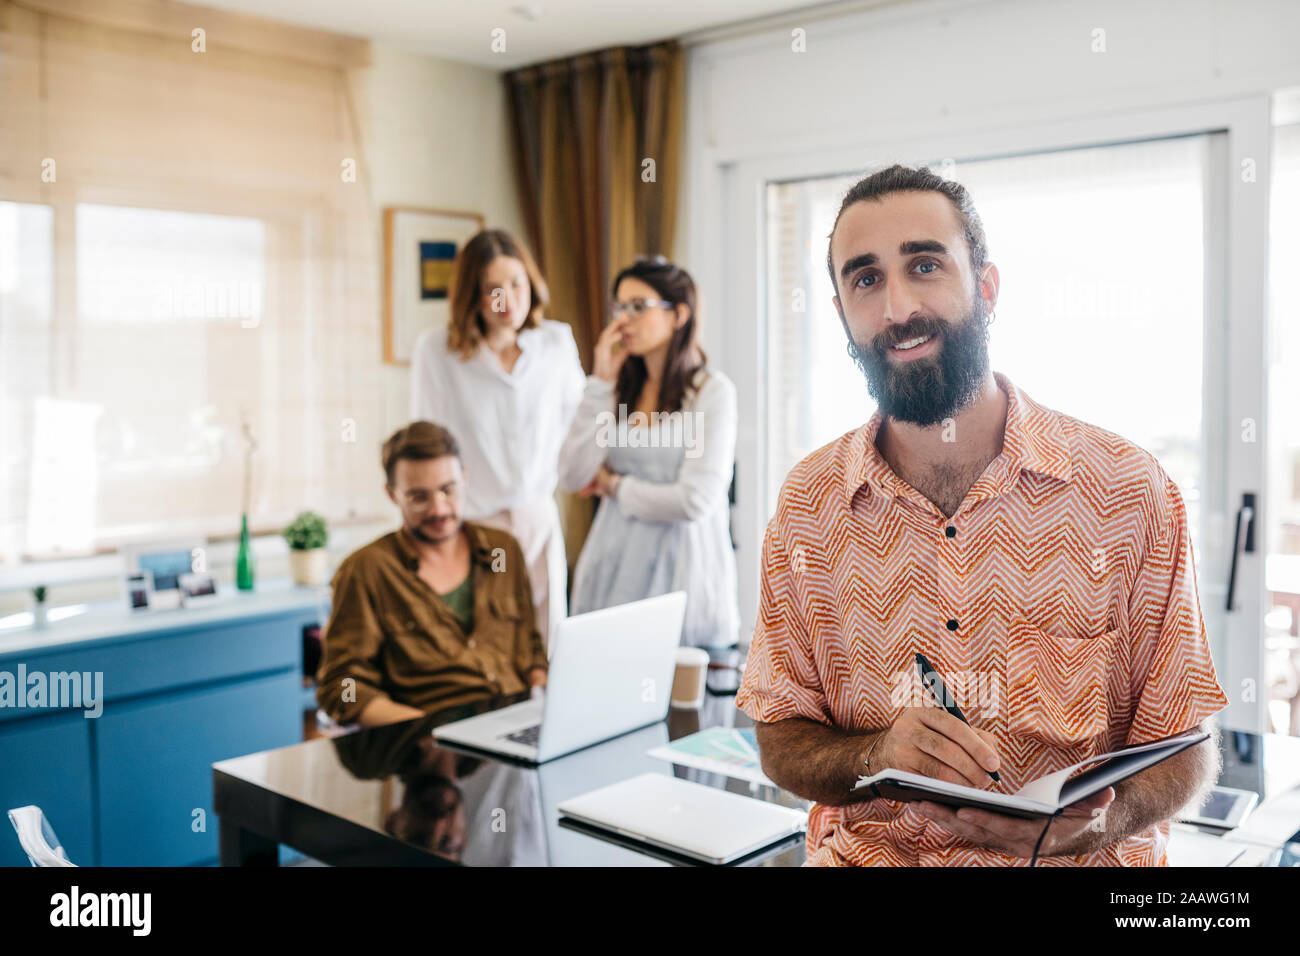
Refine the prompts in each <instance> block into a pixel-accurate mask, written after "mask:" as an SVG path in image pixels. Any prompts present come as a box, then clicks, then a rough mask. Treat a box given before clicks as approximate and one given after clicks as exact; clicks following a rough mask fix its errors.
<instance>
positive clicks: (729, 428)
mask: <svg viewBox="0 0 1300 956" xmlns="http://www.w3.org/2000/svg"><path fill="white" fill-rule="evenodd" d="M696 381H697V382H699V383H701V384H700V387H699V388H698V390H696V391H692V392H688V394H687V399H686V401H685V402H684V403H683V408H682V411H681V413H679V414H678V415H677V416H676V417H675V418H674V417H672V416H669V417H668V418H661V419H659V420H658V421H650V422H647V423H644V424H641V423H638V420H637V416H631V417H629V415H628V414H627V413H626V412H625V414H624V415H623V416H620V415H619V413H618V409H616V408H615V407H614V386H613V384H612V383H609V382H604V381H602V380H600V379H598V378H596V377H595V376H589V377H588V378H587V385H586V388H585V390H584V393H583V398H582V402H581V403H580V404H579V406H578V410H577V413H576V414H575V416H574V419H573V424H572V426H571V427H570V429H569V436H568V438H567V440H566V441H565V445H564V450H563V452H562V453H561V460H560V480H561V483H562V484H563V485H564V487H565V488H566V489H567V490H569V491H577V490H578V489H580V488H582V487H583V486H584V485H586V484H587V483H588V482H589V481H590V480H591V479H592V478H593V477H595V474H596V472H597V471H598V470H599V467H600V464H601V462H605V463H606V466H607V467H608V468H609V469H610V471H613V472H617V473H618V474H620V475H623V480H622V481H621V483H620V484H619V488H618V494H617V496H615V497H613V498H602V499H601V500H600V505H599V507H598V509H597V512H596V519H595V521H594V522H593V523H592V526H591V530H590V532H589V533H588V535H587V540H586V543H585V544H584V545H583V548H582V554H581V555H580V556H579V558H578V564H577V567H576V569H575V571H574V581H573V595H572V598H571V600H570V603H569V613H570V614H581V613H583V612H585V611H593V610H598V609H600V608H605V607H611V606H613V605H616V604H626V603H627V602H629V601H638V600H641V599H642V598H647V597H654V596H656V595H659V594H666V593H668V592H669V591H679V590H680V591H685V592H686V595H687V599H686V620H685V623H684V625H683V628H682V644H684V645H694V646H698V647H710V646H711V647H717V646H731V645H733V644H735V643H736V640H737V637H738V636H739V627H740V614H739V607H738V605H737V599H736V556H735V552H734V551H733V550H732V548H731V533H730V523H729V516H730V511H729V503H728V501H727V489H728V487H729V485H730V484H731V474H732V465H733V462H734V460H735V451H736V388H735V386H734V385H733V384H732V382H731V380H730V379H728V378H727V377H726V376H725V375H723V374H722V373H721V372H719V371H717V370H716V369H711V368H710V369H705V370H702V371H701V372H700V373H699V375H698V377H697V379H696ZM620 422H621V423H622V424H621V425H620Z"/></svg>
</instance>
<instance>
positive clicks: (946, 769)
mask: <svg viewBox="0 0 1300 956" xmlns="http://www.w3.org/2000/svg"><path fill="white" fill-rule="evenodd" d="M996 745H997V738H995V737H994V736H993V735H992V734H991V733H989V732H988V731H987V730H976V729H975V728H974V727H971V726H970V725H969V724H965V723H963V722H962V721H960V720H958V719H957V718H956V717H954V716H953V715H952V714H950V713H948V712H947V711H946V710H944V709H943V708H941V707H908V708H905V709H904V710H903V713H902V714H901V715H900V716H899V718H898V719H897V720H895V721H894V723H893V725H892V726H891V727H890V728H889V730H888V732H887V733H886V734H885V736H884V737H883V738H881V740H880V742H879V743H878V744H876V749H875V750H874V751H872V753H871V772H872V773H873V774H875V773H879V772H880V771H881V770H885V769H892V770H906V771H908V772H909V773H919V774H921V775H923V776H926V777H934V778H935V779H937V780H946V781H948V783H956V784H960V785H961V786H964V787H979V788H981V789H982V788H984V787H986V786H988V785H989V784H990V783H992V782H993V779H992V778H991V777H990V776H989V771H993V770H997V769H998V764H999V761H998V752H997V746H996ZM1040 829H1041V828H1040Z"/></svg>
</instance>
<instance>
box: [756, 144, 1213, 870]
mask: <svg viewBox="0 0 1300 956" xmlns="http://www.w3.org/2000/svg"><path fill="white" fill-rule="evenodd" d="M1067 225H1068V224H1067ZM827 259H828V262H827V264H828V266H829V267H830V275H831V280H832V283H833V284H834V289H835V297H834V299H833V301H834V303H835V306H836V308H837V310H838V313H839V318H840V321H841V324H842V325H843V326H844V329H845V332H846V333H847V335H848V339H849V351H850V354H852V355H853V356H854V358H855V359H856V360H857V363H858V365H859V366H860V367H861V369H862V370H863V372H864V373H865V376H866V379H867V386H868V390H869V391H870V393H871V395H872V396H873V397H874V398H875V399H876V400H877V402H878V403H879V404H878V409H877V411H876V413H875V415H874V416H873V417H872V418H871V420H870V421H869V422H868V423H867V424H866V425H865V426H863V427H861V428H859V429H856V430H854V431H851V432H849V433H848V434H846V435H844V436H843V437H841V438H839V439H837V440H835V441H833V442H831V443H829V444H827V445H825V446H823V447H822V448H820V449H819V450H817V451H815V452H813V453H812V454H811V455H809V456H808V457H807V458H805V459H804V460H803V461H802V462H800V463H799V464H798V465H796V466H795V467H794V469H793V470H792V471H791V472H790V474H789V477H787V478H786V480H785V484H784V485H783V487H782V489H781V494H780V497H779V498H778V501H777V507H776V514H775V516H774V517H773V518H772V521H771V524H769V525H768V529H767V534H766V537H765V539H764V542H763V578H762V582H761V598H760V607H759V612H758V621H757V624H756V625H755V628H754V636H753V641H752V643H751V645H750V649H749V666H748V667H747V668H746V670H745V676H744V680H743V682H742V684H741V687H740V692H739V694H738V695H737V698H736V702H737V705H738V706H739V707H740V708H741V709H742V710H743V711H744V712H745V713H746V714H748V715H749V716H750V717H752V718H753V719H754V721H755V722H756V723H757V724H758V726H757V729H756V731H755V734H756V736H757V740H758V745H759V754H760V756H761V758H762V762H763V769H764V771H765V772H766V773H767V775H768V777H770V778H771V779H772V780H773V781H774V782H775V783H777V784H778V785H780V786H782V787H784V788H785V789H787V790H789V791H791V792H792V793H795V794H798V795H800V796H803V797H807V798H809V799H812V800H815V801H816V802H817V806H816V807H815V808H814V809H813V811H812V813H811V815H810V818H809V823H808V842H807V850H808V862H809V863H810V864H814V865H843V864H860V865H882V864H883V865H924V866H935V865H938V866H944V865H978V866H1014V865H1025V864H1026V863H1028V864H1030V865H1035V864H1036V863H1037V862H1038V860H1039V859H1042V860H1044V862H1048V861H1050V864H1051V865H1111V866H1163V865H1166V863H1167V857H1166V855H1165V846H1166V844H1167V843H1168V839H1169V823H1168V820H1169V819H1170V817H1172V816H1173V815H1174V814H1175V813H1177V812H1178V810H1179V809H1181V808H1182V807H1183V806H1185V805H1186V804H1187V803H1189V802H1191V801H1192V800H1193V799H1195V798H1196V797H1197V796H1198V795H1200V794H1202V793H1204V791H1205V790H1206V789H1207V788H1209V787H1211V786H1213V784H1214V780H1215V778H1216V777H1217V768H1216V761H1217V755H1218V751H1217V749H1216V747H1215V745H1214V743H1213V742H1212V741H1210V740H1207V741H1204V742H1202V743H1201V744H1199V745H1197V746H1195V747H1191V748H1188V749H1187V750H1185V751H1183V752H1182V753H1181V754H1178V755H1177V756H1175V757H1172V758H1170V759H1169V760H1166V761H1165V762H1164V763H1161V764H1158V765H1156V766H1154V767H1151V768H1149V769H1147V770H1145V771H1143V772H1142V773H1139V774H1137V775H1135V776H1133V777H1131V778H1129V779H1127V780H1124V781H1121V782H1120V783H1118V784H1117V785H1116V786H1115V787H1113V788H1107V790H1105V791H1103V792H1102V793H1100V794H1097V795H1095V796H1094V797H1092V798H1089V799H1088V800H1086V801H1082V802H1080V803H1078V804H1076V805H1075V806H1073V807H1071V808H1069V809H1068V810H1067V811H1066V812H1065V813H1064V814H1062V815H1061V816H1060V817H1058V818H1056V819H1055V820H1053V821H1051V822H1050V824H1048V823H1044V822H1043V821H1042V820H1021V819H1017V818H1015V817H1011V816H1006V815H1003V814H996V813H989V812H985V811H982V810H976V809H974V808H963V809H961V810H958V811H956V812H954V811H953V810H952V809H951V808H949V807H946V806H940V805H938V804H934V803H930V802H927V801H920V802H912V803H902V802H896V801H892V800H888V799H886V798H883V797H881V798H874V799H873V798H871V797H870V794H869V793H868V792H867V791H856V792H854V791H853V790H852V788H853V785H854V783H855V781H856V779H857V778H858V776H859V775H863V776H867V775H871V774H875V773H879V772H880V771H882V770H886V769H894V770H903V771H909V772H912V773H918V774H922V775H924V776H928V777H937V778H939V779H941V780H946V781H948V782H950V783H955V784H965V785H967V786H972V787H982V788H992V789H997V790H999V791H1000V792H1003V793H1014V792H1015V791H1017V790H1019V789H1020V788H1021V787H1023V786H1024V785H1025V784H1026V783H1028V782H1030V781H1031V780H1034V779H1036V778H1037V777H1040V776H1043V775H1045V774H1048V773H1051V772H1053V771H1056V770H1060V769H1062V768H1064V767H1067V766H1070V765H1071V764H1074V763H1076V762H1078V761H1081V760H1085V759H1087V758H1089V757H1091V756H1095V755H1097V754H1100V753H1106V752H1109V751H1112V750H1117V749H1119V748H1121V747H1126V746H1132V745H1135V744H1140V743H1146V742H1149V741H1153V740H1157V739H1160V738H1162V737H1168V736H1172V735H1174V734H1178V733H1181V732H1183V731H1186V730H1191V729H1193V728H1196V727H1204V726H1206V725H1207V721H1208V718H1210V717H1212V716H1213V715H1215V714H1216V713H1218V712H1219V711H1220V710H1222V709H1223V708H1224V707H1225V706H1226V705H1227V704H1228V698H1227V696H1226V695H1225V694H1224V692H1223V690H1222V688H1220V686H1219V683H1218V680H1217V677H1216V675H1215V671H1214V665H1213V662H1212V661H1211V657H1210V648H1209V644H1208V642H1207V641H1206V637H1205V626H1204V623H1203V621H1202V618H1201V610H1200V604H1199V600H1198V597H1197V593H1196V572H1195V566H1194V565H1193V562H1192V551H1191V544H1190V541H1189V533H1188V525H1187V512H1186V509H1185V507H1184V505H1183V501H1182V497H1181V495H1180V493H1179V491H1178V487H1177V485H1175V484H1174V482H1173V480H1172V479H1171V478H1170V477H1169V476H1168V475H1167V474H1166V473H1165V472H1164V470H1163V469H1162V468H1161V467H1160V465H1159V463H1158V462H1157V461H1156V460H1155V459H1154V458H1152V457H1151V455H1149V454H1147V453H1146V452H1145V451H1143V450H1142V449H1140V448H1138V447H1137V446H1136V445H1134V444H1132V443H1131V442H1128V441H1125V440H1124V439H1122V438H1120V437H1119V436H1117V435H1114V434H1112V433H1110V432H1107V431H1103V430H1102V429H1100V428H1097V427H1096V426H1093V425H1090V424H1088V423H1086V422H1083V421H1080V420H1078V419H1075V418H1071V417H1070V416H1068V415H1063V414H1060V413H1058V412H1055V411H1052V410H1051V409H1049V408H1046V407H1044V406H1042V405H1039V404H1037V403H1036V402H1035V401H1033V399H1031V398H1030V397H1029V396H1028V395H1027V394H1025V393H1024V392H1023V391H1021V390H1020V389H1019V388H1017V387H1016V386H1015V385H1014V384H1013V383H1012V382H1011V381H1010V380H1009V379H1008V378H1007V377H1006V376H1005V375H1003V374H1001V373H997V372H993V371H992V370H991V369H990V366H989V356H988V324H989V319H990V315H991V313H992V310H993V307H994V305H995V304H996V302H997V295H998V272H997V268H996V266H994V265H993V263H992V262H990V261H988V257H987V249H986V245H985V238H984V231H983V227H982V226H981V225H980V220H979V215H978V213H977V212H976V211H975V207H974V205H973V204H972V202H971V200H970V197H969V195H968V194H967V193H966V191H965V190H964V189H963V188H962V187H961V186H960V185H958V184H957V183H954V182H950V181H948V180H944V179H941V178H940V177H938V176H936V175H934V174H932V173H930V172H929V171H927V170H913V169H907V168H905V167H901V166H895V167H891V168H889V169H885V170H882V171H880V172H878V173H875V174H873V175H871V176H869V177H867V178H866V179H864V180H862V181H861V182H859V183H858V184H857V185H855V186H854V187H853V188H852V189H850V190H849V192H848V195H847V196H846V197H845V199H844V202H843V205H842V206H841V208H840V212H839V216H838V217H837V219H836V222H835V226H834V228H833V229H832V231H831V238H830V246H829V250H828V256H827ZM1120 347H1122V346H1120ZM1042 361H1043V362H1044V363H1051V362H1055V361H1069V358H1068V357H1056V356H1052V355H1050V354H1046V353H1045V354H1044V355H1043V357H1042ZM1098 381H1099V383H1100V382H1101V379H1100V378H1099V380H1098ZM1119 387H1122V384H1121V385H1120V386H1119ZM845 400H846V401H849V400H852V401H857V400H858V399H857V398H856V397H851V396H850V397H846V399H845ZM917 653H921V654H923V655H925V657H926V658H927V659H929V660H930V661H932V662H933V664H934V666H935V668H937V669H938V671H939V672H940V673H941V674H942V675H944V678H945V681H946V682H949V683H948V687H949V690H950V691H952V692H954V694H955V696H956V697H957V701H956V703H957V705H958V707H960V708H961V710H962V711H963V713H964V714H965V716H966V717H967V718H969V719H970V721H971V723H970V725H969V726H968V725H967V724H966V723H963V722H962V721H961V720H960V719H958V718H957V717H955V716H953V715H951V714H949V713H948V712H947V711H945V710H941V709H939V708H938V707H933V706H925V705H926V698H925V697H924V696H919V695H917V694H916V693H914V692H915V690H917V689H918V688H919V679H918V677H917V670H916V655H917ZM972 678H973V679H974V680H973V681H972ZM972 683H974V684H975V693H974V694H972V687H971V684H972ZM963 690H965V693H964V694H963ZM972 697H974V698H975V699H972ZM993 773H997V774H998V780H997V781H996V782H995V781H994V780H993V778H992V774H993Z"/></svg>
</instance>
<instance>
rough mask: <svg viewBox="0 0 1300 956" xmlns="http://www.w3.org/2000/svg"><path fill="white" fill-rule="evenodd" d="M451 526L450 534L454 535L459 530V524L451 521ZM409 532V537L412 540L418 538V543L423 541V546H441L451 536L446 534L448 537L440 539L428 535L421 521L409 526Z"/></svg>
mask: <svg viewBox="0 0 1300 956" xmlns="http://www.w3.org/2000/svg"><path fill="white" fill-rule="evenodd" d="M451 525H452V528H453V532H452V534H454V533H455V532H457V531H459V530H460V523H459V522H457V521H452V522H451ZM410 531H411V536H412V537H414V538H418V539H419V540H420V541H423V542H424V543H425V544H441V543H442V542H443V541H446V540H447V538H449V537H451V536H452V535H451V534H448V535H446V536H445V537H442V538H436V537H434V536H433V535H432V534H431V533H429V532H428V531H426V530H425V529H424V522H422V521H421V522H416V523H415V524H412V525H410Z"/></svg>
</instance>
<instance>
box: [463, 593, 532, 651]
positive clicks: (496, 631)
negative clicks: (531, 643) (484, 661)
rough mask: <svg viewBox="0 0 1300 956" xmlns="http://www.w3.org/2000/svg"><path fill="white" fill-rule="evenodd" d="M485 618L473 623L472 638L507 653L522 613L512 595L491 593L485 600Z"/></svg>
mask: <svg viewBox="0 0 1300 956" xmlns="http://www.w3.org/2000/svg"><path fill="white" fill-rule="evenodd" d="M487 610H488V613H487V617H486V618H484V620H482V621H476V622H475V628H474V636H475V637H478V638H480V639H482V640H486V641H488V642H490V643H491V644H492V645H493V646H495V647H497V648H499V649H500V650H503V651H509V650H510V649H511V648H512V647H513V645H514V641H515V634H516V633H517V632H518V630H519V619H520V617H521V616H522V613H523V612H522V611H521V610H520V608H519V602H518V601H517V600H515V596H514V595H513V594H499V593H495V592H494V593H492V594H489V595H488V599H487Z"/></svg>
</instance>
